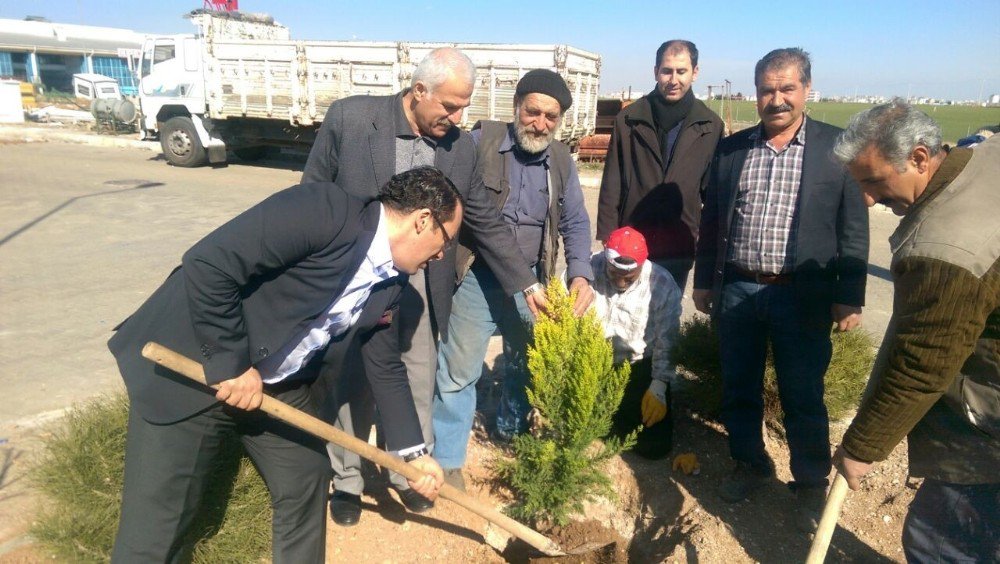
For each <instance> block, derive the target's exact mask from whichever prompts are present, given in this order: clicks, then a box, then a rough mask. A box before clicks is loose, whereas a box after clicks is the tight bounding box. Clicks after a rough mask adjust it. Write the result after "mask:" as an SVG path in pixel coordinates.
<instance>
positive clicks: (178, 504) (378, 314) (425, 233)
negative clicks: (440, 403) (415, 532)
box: [108, 167, 462, 563]
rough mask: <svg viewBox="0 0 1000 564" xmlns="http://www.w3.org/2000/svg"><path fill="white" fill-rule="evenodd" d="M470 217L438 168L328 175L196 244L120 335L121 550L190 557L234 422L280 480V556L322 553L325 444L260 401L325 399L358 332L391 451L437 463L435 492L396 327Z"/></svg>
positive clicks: (430, 492)
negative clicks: (367, 180)
mask: <svg viewBox="0 0 1000 564" xmlns="http://www.w3.org/2000/svg"><path fill="white" fill-rule="evenodd" d="M461 218H462V204H461V197H460V195H459V194H458V192H457V190H455V187H454V186H453V185H452V184H451V182H449V181H448V180H447V178H445V177H444V176H443V175H442V174H441V173H440V171H437V170H435V169H432V168H429V167H427V168H421V169H417V170H414V171H411V172H408V173H406V174H401V175H397V176H395V177H393V178H392V179H391V180H389V182H388V183H387V184H386V186H385V187H384V188H383V189H382V191H381V194H380V196H379V199H378V201H374V202H371V203H366V202H364V201H362V200H360V199H358V198H355V197H353V196H350V195H348V194H347V193H346V192H345V191H344V190H341V189H340V188H338V187H337V186H336V185H334V184H329V183H314V184H307V185H302V186H297V187H294V188H290V189H288V190H284V191H282V192H279V193H277V194H275V195H274V196H271V197H270V198H268V199H266V200H264V201H263V202H261V203H260V204H257V205H256V206H254V207H253V208H250V209H249V210H247V211H246V212H244V213H242V214H240V215H239V216H237V217H236V218H235V219H233V220H231V221H229V222H228V223H226V224H225V225H223V226H222V227H219V228H218V229H216V230H215V231H213V232H212V233H210V234H209V235H208V236H206V237H205V238H204V239H202V240H201V241H200V242H198V243H196V244H195V245H194V246H193V247H191V249H189V250H188V251H187V252H186V253H185V254H184V257H183V259H182V265H181V266H180V267H179V268H177V269H175V270H174V272H173V273H171V275H170V277H168V278H167V280H166V282H165V283H164V284H163V285H162V286H161V287H160V288H159V289H158V290H157V291H156V292H155V293H154V294H153V295H152V296H151V297H150V298H149V299H148V300H147V301H146V303H145V304H143V305H142V306H141V307H140V308H139V310H138V311H136V313H135V314H133V315H132V316H131V317H129V318H128V319H127V320H126V321H125V322H123V323H122V324H121V325H120V326H119V327H118V328H117V333H116V334H115V336H114V337H112V339H111V340H110V341H109V343H108V346H109V348H110V349H111V351H112V353H114V355H115V359H116V360H117V362H118V366H119V368H120V370H121V373H122V377H123V379H124V380H125V386H126V388H127V389H128V394H129V400H130V402H131V411H130V414H129V424H128V439H127V446H126V455H125V484H124V491H123V495H122V514H121V522H120V525H119V530H118V535H117V538H116V539H115V547H114V552H113V555H112V560H113V561H115V562H123V563H124V562H166V561H171V562H172V561H174V560H176V559H178V558H182V551H183V549H184V547H183V546H181V544H180V542H181V539H182V538H183V536H184V533H185V531H186V529H187V528H188V526H189V525H190V524H191V521H192V518H193V517H194V514H195V510H196V508H197V506H198V502H199V499H200V497H201V494H202V492H203V490H204V487H205V484H206V483H207V481H208V479H209V476H210V475H211V471H212V467H213V461H214V459H215V457H216V455H217V454H218V451H219V446H220V443H221V441H222V439H223V437H224V436H225V435H227V434H230V433H234V432H235V433H236V434H237V435H239V436H240V438H241V439H242V441H243V444H244V446H245V447H246V450H247V452H248V453H249V455H250V457H251V458H252V459H253V461H254V464H255V465H256V466H257V468H258V469H259V470H260V473H261V475H262V476H263V478H264V480H265V482H266V483H267V485H268V488H269V489H270V490H271V498H272V504H273V508H274V527H273V534H274V553H273V559H274V561H275V562H289V563H299V562H323V558H324V556H323V555H324V548H325V536H326V535H325V531H326V526H325V519H324V515H325V511H324V510H325V506H326V496H327V493H328V487H329V472H330V467H329V461H328V459H327V456H326V452H325V450H324V448H323V443H322V441H320V440H319V439H317V438H315V437H309V436H307V435H306V433H304V432H302V431H299V430H296V429H293V428H291V427H289V426H287V425H285V424H282V423H281V422H278V421H276V420H273V419H269V418H267V417H265V416H263V415H262V414H260V413H259V412H254V411H253V410H254V409H256V408H257V407H259V406H260V403H261V397H262V394H263V393H264V392H267V393H269V394H270V395H273V396H275V397H276V398H278V399H279V400H281V401H284V402H286V403H288V404H290V405H292V406H293V407H297V408H299V409H303V410H306V411H310V412H315V411H316V410H315V409H314V406H313V403H314V402H313V400H312V396H311V394H310V391H311V388H316V389H318V390H319V392H320V393H323V392H324V391H325V390H327V389H329V388H330V386H331V383H330V380H332V379H336V378H338V377H340V374H339V369H340V366H341V364H342V363H343V360H344V355H345V354H346V351H347V350H348V349H350V348H351V347H352V344H357V345H359V346H360V350H361V356H362V357H363V359H364V363H365V365H366V368H367V371H366V372H367V374H368V378H369V380H370V383H371V388H372V390H373V393H374V395H375V399H376V401H377V402H378V405H380V406H381V407H382V412H383V420H384V422H385V432H386V443H387V447H388V449H390V450H393V451H396V452H397V453H398V454H399V455H400V456H402V457H403V458H404V459H405V460H407V461H410V462H411V463H412V464H413V465H414V466H415V467H417V468H419V469H420V470H421V471H423V472H425V473H427V474H428V475H427V476H425V477H424V478H423V479H422V480H420V481H419V482H416V483H414V484H411V485H412V487H413V488H414V489H415V490H417V491H419V492H421V493H422V494H423V495H427V496H430V497H434V496H435V495H436V491H437V487H439V486H440V484H441V483H442V482H443V476H442V474H441V469H440V467H439V466H438V465H437V463H436V462H435V461H434V460H433V459H431V458H430V457H429V456H422V455H426V453H427V451H426V449H424V448H423V447H424V443H423V439H422V437H421V436H420V433H419V431H417V428H418V427H417V425H418V421H417V415H416V411H415V409H414V406H413V399H412V397H411V395H410V391H409V387H408V386H407V382H406V373H405V369H404V367H403V365H402V363H401V361H400V358H399V343H398V332H396V331H393V330H392V329H393V327H392V326H391V325H390V326H389V327H385V325H386V321H388V320H389V319H390V318H391V311H392V309H393V308H394V307H395V302H396V300H397V297H398V295H399V293H400V290H401V288H402V287H403V285H405V281H406V277H407V275H411V274H413V273H416V272H418V271H419V270H420V269H422V268H424V267H425V266H426V265H427V263H428V261H433V260H439V259H440V258H441V257H442V256H443V255H444V253H445V249H446V248H447V247H448V246H449V245H448V244H449V242H450V241H451V240H452V239H454V237H455V236H456V235H457V232H458V228H459V224H460V223H461ZM148 341H156V342H159V343H161V344H163V345H166V346H168V347H170V348H172V349H174V350H176V351H178V352H180V353H182V354H184V355H186V356H189V357H192V358H197V359H199V360H200V361H201V362H202V363H203V366H204V369H205V376H206V379H207V381H208V382H209V383H211V384H217V385H218V386H219V388H218V392H217V393H216V394H215V397H213V396H212V395H211V394H209V393H206V390H205V389H204V388H203V387H202V386H200V385H198V384H194V383H191V382H190V381H188V380H187V379H185V378H184V377H183V376H180V375H178V374H176V373H173V372H171V371H170V370H167V369H165V368H163V367H160V366H158V365H155V364H153V363H152V362H149V361H148V360H146V359H144V358H142V357H141V354H140V351H141V349H142V347H143V345H144V344H145V343H146V342H148ZM317 375H319V379H317ZM345 377H351V376H350V375H345Z"/></svg>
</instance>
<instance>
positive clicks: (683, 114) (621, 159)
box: [597, 39, 722, 291]
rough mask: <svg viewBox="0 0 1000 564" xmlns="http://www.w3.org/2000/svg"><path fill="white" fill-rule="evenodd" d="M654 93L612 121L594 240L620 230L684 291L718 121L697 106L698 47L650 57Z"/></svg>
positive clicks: (670, 48)
mask: <svg viewBox="0 0 1000 564" xmlns="http://www.w3.org/2000/svg"><path fill="white" fill-rule="evenodd" d="M653 75H654V78H655V79H656V89H655V90H653V91H652V92H650V93H649V94H648V95H647V96H645V97H643V98H641V99H639V100H637V101H636V102H635V103H633V104H632V105H630V106H628V107H627V108H625V109H624V110H622V112H621V113H620V114H618V117H617V118H616V119H615V129H614V132H613V133H612V134H611V145H610V146H609V147H608V158H607V161H606V163H605V165H604V178H603V179H602V180H601V194H600V201H599V203H598V208H597V239H598V240H600V241H602V242H603V241H605V240H606V239H607V238H608V235H609V234H610V233H611V232H612V231H614V230H615V229H618V228H619V227H622V226H625V225H631V226H633V227H635V228H636V229H638V230H639V231H640V232H641V233H642V234H643V236H644V237H645V239H646V244H647V246H648V247H649V258H650V259H651V260H652V261H653V262H655V263H656V264H659V265H660V266H662V267H664V268H666V269H667V270H668V271H669V272H670V274H671V275H672V276H673V277H674V280H675V281H676V282H677V285H678V286H679V287H680V288H681V290H682V291H683V289H684V285H685V283H686V282H687V276H688V273H689V272H690V270H691V266H692V265H693V264H694V254H695V243H696V242H697V240H698V222H699V220H700V218H701V200H702V198H701V193H702V191H703V190H704V187H705V180H706V178H707V171H708V167H709V164H711V161H712V153H713V152H714V151H715V145H716V144H717V143H718V142H719V137H720V136H721V135H722V120H720V119H719V116H717V115H715V113H714V112H713V111H712V110H709V109H708V107H707V106H705V104H704V103H702V102H701V101H699V100H696V99H695V97H694V92H692V91H691V84H692V83H693V82H694V81H695V79H696V78H697V77H698V48H697V47H696V46H695V44H694V43H691V42H690V41H684V40H681V39H674V40H671V41H667V42H666V43H664V44H663V45H660V48H659V49H658V50H657V51H656V65H655V66H654V67H653Z"/></svg>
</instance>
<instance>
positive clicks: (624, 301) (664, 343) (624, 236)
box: [590, 227, 682, 459]
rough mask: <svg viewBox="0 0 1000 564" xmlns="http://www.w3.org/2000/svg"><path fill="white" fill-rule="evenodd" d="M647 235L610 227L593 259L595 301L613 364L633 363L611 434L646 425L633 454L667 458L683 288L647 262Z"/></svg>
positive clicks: (661, 270)
mask: <svg viewBox="0 0 1000 564" xmlns="http://www.w3.org/2000/svg"><path fill="white" fill-rule="evenodd" d="M648 256H649V251H648V249H647V247H646V239H645V238H644V237H643V236H642V234H641V233H639V232H638V231H636V230H635V229H634V228H632V227H621V228H619V229H616V230H615V231H612V232H611V234H610V235H609V236H608V240H607V242H605V244H604V251H602V252H598V253H594V255H593V256H591V257H590V263H591V266H593V268H594V294H595V296H594V304H593V306H591V307H593V308H594V310H595V312H596V313H597V318H598V320H599V321H600V322H601V325H602V326H603V328H604V336H605V337H606V338H608V339H610V340H611V344H612V347H613V348H614V351H615V362H616V363H619V362H629V363H631V364H632V375H631V377H630V379H629V383H628V386H627V387H626V388H625V395H624V397H623V398H622V403H621V406H620V407H619V408H618V412H617V413H616V414H615V418H614V427H613V430H612V432H613V433H615V434H618V435H626V434H628V433H630V432H632V431H633V430H635V428H636V427H639V426H640V425H641V426H642V431H641V432H640V433H639V439H638V442H637V443H636V446H635V448H634V449H633V452H635V453H637V454H639V455H640V456H642V457H644V458H649V459H658V458H663V457H665V456H667V455H668V454H669V453H670V449H671V447H672V446H673V430H674V425H673V417H672V414H671V413H670V386H671V384H673V382H674V380H675V379H676V377H677V374H676V371H675V370H674V365H673V363H672V362H670V348H671V346H672V345H673V343H674V340H675V339H676V338H677V331H678V327H679V325H680V317H681V296H682V294H681V290H680V288H678V287H677V283H676V282H674V279H673V277H672V276H671V275H670V273H669V272H667V270H666V269H664V268H663V267H661V266H659V265H657V264H655V263H653V262H652V261H649V260H646V259H647V257H648Z"/></svg>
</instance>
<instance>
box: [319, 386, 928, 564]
mask: <svg viewBox="0 0 1000 564" xmlns="http://www.w3.org/2000/svg"><path fill="white" fill-rule="evenodd" d="M491 376H492V375H491ZM491 376H490V377H484V378H483V381H482V382H481V384H480V405H483V404H484V403H485V404H486V405H487V406H488V405H489V404H490V403H491V400H492V399H494V398H493V397H491V396H495V391H494V390H495V389H496V386H497V385H498V382H497V381H496V380H495V379H492V377H491ZM484 400H485V402H484ZM676 401H677V403H678V405H676V406H675V409H676V410H677V414H676V415H675V417H676V419H675V431H674V433H675V434H674V437H675V446H674V451H673V454H679V453H683V452H693V453H695V454H696V455H697V457H698V460H699V462H700V464H701V469H700V473H699V474H698V475H690V476H686V475H684V474H682V473H680V472H679V471H678V472H675V471H672V470H671V468H670V465H671V459H672V457H669V458H667V459H663V460H659V461H648V460H645V459H642V458H640V457H638V456H635V455H632V454H628V453H626V454H625V455H624V456H622V457H620V458H616V459H614V460H613V461H612V462H611V463H610V464H609V466H608V469H607V470H608V473H609V475H611V476H612V478H613V480H614V483H615V490H616V491H617V493H618V499H616V500H607V499H598V500H594V501H592V502H588V503H587V504H586V509H585V512H584V515H581V516H579V523H575V524H574V525H572V526H570V527H566V528H562V529H559V528H556V529H550V530H547V531H542V532H544V533H545V534H546V535H547V536H549V537H550V538H552V539H553V540H556V541H557V542H558V543H559V544H560V546H561V547H562V548H563V549H564V550H572V549H573V548H579V547H581V546H583V545H589V546H591V547H592V548H593V550H591V551H589V552H585V553H583V554H577V555H571V556H567V557H562V558H555V559H551V558H544V557H542V555H540V554H538V553H537V552H532V551H531V550H530V549H528V548H527V547H526V546H525V545H524V544H523V543H518V542H510V539H509V537H508V536H507V534H506V533H504V532H503V531H501V530H499V529H497V528H496V527H493V526H490V525H488V524H487V523H486V521H485V520H483V519H481V518H479V517H478V516H475V515H473V514H471V513H469V512H467V511H466V510H464V509H461V508H459V507H457V506H455V505H453V504H451V503H450V502H448V501H443V500H442V501H438V503H437V505H436V506H435V507H434V509H432V510H430V511H428V512H427V513H424V514H422V515H413V514H409V513H407V512H406V510H405V509H404V508H403V507H402V506H401V505H400V504H399V502H398V501H396V498H395V497H394V496H395V494H394V493H392V494H390V493H389V490H388V489H387V488H386V485H385V482H384V480H381V479H380V478H379V477H376V476H373V477H372V479H370V480H369V484H370V488H371V490H372V493H371V495H366V496H365V498H364V501H365V509H366V511H365V512H364V514H363V515H362V519H361V524H360V525H359V526H356V527H351V528H341V527H338V526H337V525H334V524H332V522H331V528H330V529H329V539H328V554H329V555H330V560H335V561H340V560H341V559H342V558H345V557H346V558H349V559H354V558H362V559H363V560H364V561H370V562H416V561H422V560H435V561H446V562H501V561H509V562H550V561H561V562H588V563H589V562H678V563H680V562H794V561H802V560H804V559H805V555H806V554H807V553H808V551H809V545H810V542H811V536H809V535H806V534H803V533H800V532H799V531H798V529H797V528H796V526H795V522H794V520H793V519H794V517H793V515H794V511H793V510H794V507H795V497H794V495H793V494H792V492H791V491H790V490H789V489H788V488H787V487H786V484H787V482H788V481H789V480H790V479H791V475H790V471H789V467H788V450H787V447H786V446H785V445H784V443H783V442H782V441H781V440H780V439H779V438H778V437H777V436H775V435H776V434H775V433H773V432H769V434H768V438H767V448H768V451H769V452H770V454H771V456H772V457H773V458H774V459H775V464H776V467H777V480H775V481H774V482H773V483H770V484H768V485H767V486H766V487H765V488H764V489H763V490H761V491H758V492H757V493H756V494H755V495H754V496H753V498H752V499H751V500H749V501H746V502H742V503H737V504H728V503H726V502H724V501H722V499H721V498H719V496H718V494H717V489H718V487H719V484H720V483H721V481H722V479H723V478H724V477H725V476H726V475H727V474H728V472H729V470H730V459H729V456H728V450H727V446H726V437H725V433H724V431H723V430H722V427H721V426H720V425H719V424H718V423H715V422H712V421H706V420H703V419H702V418H701V417H700V416H699V415H698V414H697V413H693V412H691V411H690V410H688V409H687V408H686V407H685V406H684V403H683V395H682V394H679V398H678V400H676ZM490 419H491V418H490V410H489V407H487V408H486V409H485V410H482V411H481V412H480V413H479V414H478V415H477V428H476V432H475V433H474V436H473V439H472V441H471V443H470V445H469V462H468V464H467V465H466V468H465V473H464V475H465V479H466V485H467V487H468V490H469V493H471V494H473V495H476V496H477V497H478V498H479V499H481V500H482V501H484V502H486V503H491V504H495V505H497V506H501V505H503V504H504V503H506V502H508V501H509V499H510V498H509V492H507V491H506V490H504V488H503V487H502V485H500V484H498V483H497V482H496V481H495V478H494V475H493V473H492V472H491V464H490V461H491V460H492V459H493V458H495V457H496V456H500V455H503V454H504V451H503V449H502V448H501V447H498V446H497V445H495V444H493V443H492V442H491V441H490V440H489V439H488V438H487V433H486V428H485V427H486V426H485V425H484V422H486V421H489V420H490ZM845 428H846V423H836V424H834V426H833V429H832V436H833V439H834V443H837V442H839V439H840V436H841V435H842V434H843V432H844V429H845ZM906 468H907V466H906V455H905V445H904V446H901V447H900V448H898V449H897V450H896V451H895V452H894V453H893V455H892V457H891V458H890V459H889V460H887V461H886V462H884V463H882V464H880V465H878V467H877V468H876V470H875V471H874V472H873V474H872V475H871V476H870V477H869V478H868V479H867V480H866V481H865V483H864V487H863V490H862V491H860V492H852V493H851V494H850V495H849V496H848V499H847V502H846V503H845V506H844V513H843V515H842V517H841V520H840V526H839V527H838V529H837V532H836V534H835V535H834V537H833V541H832V543H831V547H830V551H829V553H828V561H829V562H902V561H903V558H902V552H901V545H900V536H901V531H902V522H903V518H904V516H905V513H906V508H907V507H908V506H909V503H910V501H911V500H912V498H913V493H914V485H915V484H908V483H907V472H906ZM366 493H367V492H366Z"/></svg>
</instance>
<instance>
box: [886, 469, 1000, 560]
mask: <svg viewBox="0 0 1000 564" xmlns="http://www.w3.org/2000/svg"><path fill="white" fill-rule="evenodd" d="M998 508H1000V484H976V485H971V486H966V485H961V484H950V483H948V482H942V481H939V480H932V479H930V478H927V479H925V480H924V483H923V484H921V485H920V489H918V490H917V495H916V496H915V497H914V498H913V503H911V504H910V510H909V511H908V512H907V514H906V521H905V522H904V523H903V552H904V553H905V554H906V561H907V562H913V563H916V562H997V561H1000V509H998Z"/></svg>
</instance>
